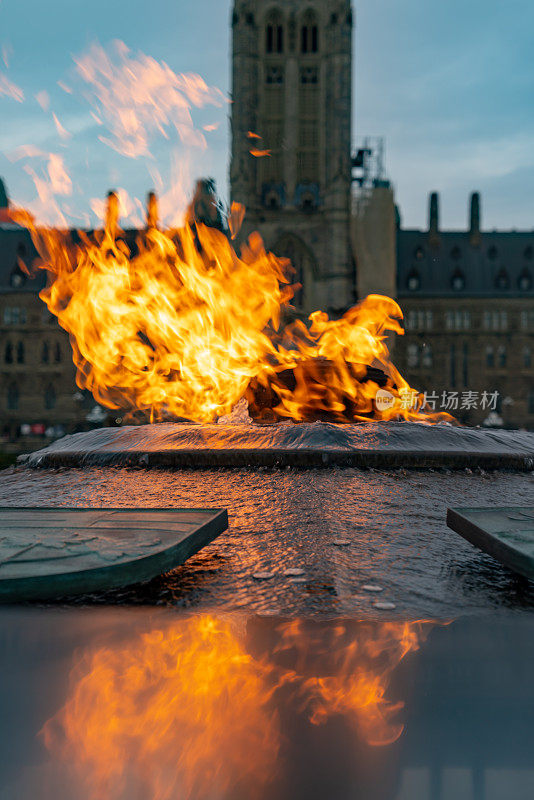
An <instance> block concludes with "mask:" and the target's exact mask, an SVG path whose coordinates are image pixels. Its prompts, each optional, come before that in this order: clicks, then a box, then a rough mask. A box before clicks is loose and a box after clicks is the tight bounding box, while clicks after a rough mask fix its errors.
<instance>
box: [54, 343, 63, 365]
mask: <svg viewBox="0 0 534 800" xmlns="http://www.w3.org/2000/svg"><path fill="white" fill-rule="evenodd" d="M54 361H55V362H56V364H59V362H60V361H61V345H60V344H59V342H56V346H55V347H54Z"/></svg>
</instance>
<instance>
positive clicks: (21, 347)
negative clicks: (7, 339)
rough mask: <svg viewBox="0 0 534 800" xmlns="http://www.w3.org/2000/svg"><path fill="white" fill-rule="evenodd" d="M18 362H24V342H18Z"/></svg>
mask: <svg viewBox="0 0 534 800" xmlns="http://www.w3.org/2000/svg"><path fill="white" fill-rule="evenodd" d="M17 364H24V342H19V343H18V344H17Z"/></svg>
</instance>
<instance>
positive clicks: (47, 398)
mask: <svg viewBox="0 0 534 800" xmlns="http://www.w3.org/2000/svg"><path fill="white" fill-rule="evenodd" d="M55 406H56V390H55V389H54V387H53V386H52V384H51V383H49V384H48V386H47V387H46V389H45V393H44V407H45V408H46V409H47V410H50V409H52V408H55Z"/></svg>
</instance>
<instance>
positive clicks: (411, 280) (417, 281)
mask: <svg viewBox="0 0 534 800" xmlns="http://www.w3.org/2000/svg"><path fill="white" fill-rule="evenodd" d="M406 286H407V287H408V289H409V290H410V292H416V291H417V290H418V289H419V288H420V286H421V278H420V277H419V273H418V272H417V271H416V270H412V271H411V272H410V274H409V275H408V280H407V281H406Z"/></svg>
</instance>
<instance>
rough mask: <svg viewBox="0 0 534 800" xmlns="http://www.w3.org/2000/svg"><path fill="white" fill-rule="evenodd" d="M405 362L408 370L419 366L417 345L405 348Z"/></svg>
mask: <svg viewBox="0 0 534 800" xmlns="http://www.w3.org/2000/svg"><path fill="white" fill-rule="evenodd" d="M406 362H407V364H408V367H409V368H410V369H414V368H415V367H418V366H419V346H418V345H417V344H409V345H408V347H407V348H406Z"/></svg>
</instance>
